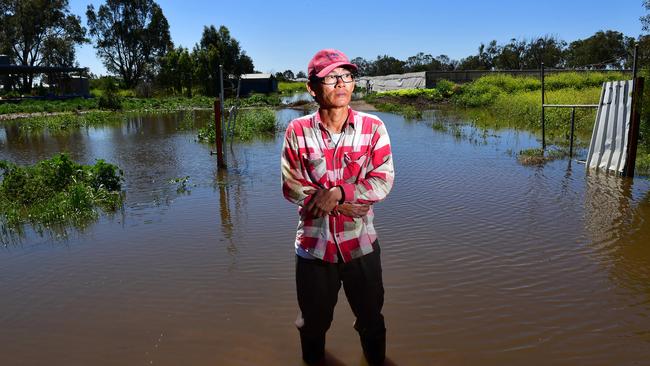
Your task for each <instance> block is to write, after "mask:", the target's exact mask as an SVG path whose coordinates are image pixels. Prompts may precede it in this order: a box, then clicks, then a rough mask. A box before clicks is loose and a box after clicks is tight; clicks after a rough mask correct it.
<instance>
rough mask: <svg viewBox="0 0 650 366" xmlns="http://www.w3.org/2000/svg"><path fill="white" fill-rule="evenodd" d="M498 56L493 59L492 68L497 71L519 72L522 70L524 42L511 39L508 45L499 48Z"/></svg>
mask: <svg viewBox="0 0 650 366" xmlns="http://www.w3.org/2000/svg"><path fill="white" fill-rule="evenodd" d="M499 51H500V52H499V54H498V55H497V56H496V57H495V58H494V67H495V68H497V69H499V70H521V69H523V68H524V57H525V55H526V41H525V40H521V41H517V40H516V39H514V38H512V39H511V40H510V43H507V44H506V45H504V46H501V47H499Z"/></svg>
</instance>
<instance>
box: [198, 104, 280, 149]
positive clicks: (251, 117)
mask: <svg viewBox="0 0 650 366" xmlns="http://www.w3.org/2000/svg"><path fill="white" fill-rule="evenodd" d="M277 128H278V126H277V122H276V119H275V112H274V111H273V109H270V108H254V109H241V110H239V111H238V113H237V118H236V122H235V127H234V137H235V138H236V139H238V140H242V141H246V140H250V139H252V138H253V137H255V136H260V135H273V134H274V133H275V132H276V131H277ZM197 138H198V140H199V141H202V142H209V143H214V142H215V129H214V126H210V125H208V126H205V127H203V128H200V129H199V131H198V135H197Z"/></svg>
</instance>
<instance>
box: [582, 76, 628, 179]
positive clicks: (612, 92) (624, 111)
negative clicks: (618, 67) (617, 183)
mask: <svg viewBox="0 0 650 366" xmlns="http://www.w3.org/2000/svg"><path fill="white" fill-rule="evenodd" d="M632 86H633V82H632V80H625V81H610V82H607V83H604V84H603V90H602V91H601V93H600V103H599V107H598V112H597V114H596V123H595V124H594V131H593V133H592V135H591V144H590V145H589V155H588V156H587V166H588V167H589V168H593V169H601V170H613V171H615V172H618V173H623V168H624V167H625V161H626V160H627V146H628V143H629V141H628V136H629V131H630V121H631V109H632V89H633V88H632Z"/></svg>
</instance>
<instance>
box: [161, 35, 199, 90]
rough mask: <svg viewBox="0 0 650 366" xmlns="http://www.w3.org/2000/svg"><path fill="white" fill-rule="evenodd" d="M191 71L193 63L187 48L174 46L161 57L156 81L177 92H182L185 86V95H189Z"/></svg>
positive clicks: (192, 71)
mask: <svg viewBox="0 0 650 366" xmlns="http://www.w3.org/2000/svg"><path fill="white" fill-rule="evenodd" d="M193 73H194V63H193V61H192V57H191V56H190V54H189V52H188V50H187V48H183V47H178V48H174V49H171V50H170V51H168V52H167V54H165V56H163V57H162V59H161V62H160V72H159V73H158V83H159V85H160V86H162V87H164V88H168V89H172V90H173V91H175V92H176V93H177V94H183V88H185V90H186V95H188V96H189V97H191V96H192V81H193V80H192V79H193Z"/></svg>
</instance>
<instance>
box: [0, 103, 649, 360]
mask: <svg viewBox="0 0 650 366" xmlns="http://www.w3.org/2000/svg"><path fill="white" fill-rule="evenodd" d="M304 113H305V112H303V111H297V110H291V109H283V110H279V111H277V114H276V116H277V118H278V121H279V124H280V126H285V125H286V124H287V123H288V121H289V120H291V119H293V118H295V117H297V116H299V115H302V114H304ZM374 113H375V114H378V115H379V116H380V117H381V118H382V119H383V121H384V122H385V123H386V126H387V128H388V130H389V132H390V135H391V144H392V145H393V153H394V158H395V166H396V171H397V179H396V182H395V186H394V189H393V192H392V193H391V196H390V197H389V199H387V200H386V201H385V202H382V203H381V204H379V205H377V207H376V209H377V210H379V211H382V212H381V215H379V214H378V217H379V218H380V219H379V221H378V222H377V223H376V228H377V230H378V231H379V233H380V237H381V238H382V239H381V240H382V243H383V245H382V256H383V257H384V259H383V261H382V262H383V266H384V281H385V287H386V289H387V292H386V302H385V316H386V319H387V321H388V326H389V339H390V341H389V346H388V355H389V356H390V357H391V359H393V360H395V363H396V364H401V365H431V364H448V365H479V364H480V365H516V364H521V363H526V362H530V360H544V361H539V363H543V364H553V365H582V364H585V365H600V364H602V365H607V364H630V365H631V364H644V362H646V360H647V359H648V355H649V353H650V352H649V351H648V343H649V342H650V340H649V339H648V336H647V334H648V329H650V306H649V305H648V304H649V303H650V300H649V299H650V289H649V285H648V284H649V283H650V278H649V277H650V276H649V274H648V271H649V270H650V253H648V249H647V243H646V242H647V241H648V240H647V238H648V237H650V232H649V225H648V218H649V217H650V197H649V195H648V191H650V182H648V181H647V180H644V179H642V178H638V177H637V178H636V179H635V181H634V184H632V182H630V181H626V180H624V179H620V178H618V177H613V176H607V175H602V174H591V173H590V174H585V170H584V165H578V164H573V165H572V163H571V162H570V161H567V160H558V161H554V162H551V163H549V164H547V165H545V166H543V167H539V166H538V167H524V166H521V165H519V164H518V163H517V161H516V158H515V157H514V155H513V153H512V152H517V151H520V150H523V149H526V148H531V147H538V146H539V142H538V141H537V140H536V138H535V136H534V135H531V134H529V133H528V132H525V131H514V130H499V131H498V132H495V131H493V130H489V129H485V128H474V127H472V126H471V125H468V124H467V123H465V122H464V119H463V118H458V116H454V115H453V114H452V113H450V112H449V111H447V112H443V113H437V112H436V111H433V112H427V113H425V114H424V118H423V121H406V120H404V118H402V117H401V116H398V115H394V114H390V113H382V112H374ZM195 115H196V116H197V119H196V120H195V121H190V120H189V117H187V118H185V116H184V114H183V113H178V114H174V113H172V114H154V115H146V116H143V115H140V116H133V117H129V118H128V119H127V121H125V122H124V123H123V124H121V125H111V126H104V127H97V128H88V129H80V130H77V131H74V132H73V133H71V134H69V135H67V137H66V135H60V136H52V135H48V134H47V133H45V134H40V135H34V136H32V137H27V138H26V139H23V140H21V138H20V137H19V136H16V135H15V132H16V131H12V127H10V126H9V125H0V130H1V131H2V133H0V146H1V148H0V159H9V160H11V161H14V162H17V163H21V164H26V163H33V162H35V161H38V160H40V159H42V158H44V157H49V156H51V155H53V154H54V153H56V152H58V151H59V150H60V149H63V148H66V149H70V152H71V156H73V157H75V159H77V160H78V161H80V162H84V163H92V162H94V159H96V158H104V159H106V160H107V161H109V162H111V163H114V164H117V165H118V166H120V167H121V168H122V169H123V170H124V172H125V179H126V182H125V185H124V186H125V188H126V191H127V194H126V203H125V210H124V214H123V215H122V216H120V217H116V219H114V220H112V221H111V220H107V219H106V218H104V217H102V218H101V219H100V220H99V222H97V223H96V224H94V225H91V226H90V227H88V228H87V229H86V230H85V231H84V232H82V233H78V235H71V237H70V238H69V239H68V240H67V241H66V242H64V243H63V244H64V245H60V244H61V241H60V240H58V239H57V238H53V239H51V240H50V239H47V238H46V239H42V238H41V237H39V236H38V235H37V234H35V233H33V232H31V231H29V230H25V233H24V239H23V243H24V245H17V246H8V247H5V248H2V249H1V250H0V268H2V279H1V280H0V298H1V299H2V300H1V301H0V344H2V351H1V352H0V353H1V354H2V357H3V358H2V362H3V365H4V364H8V365H14V364H25V365H40V364H74V365H85V364H93V365H114V364H138V363H143V362H145V363H150V362H153V363H154V364H158V365H177V364H184V363H185V364H191V365H300V364H301V362H300V353H299V349H298V348H299V340H298V337H297V332H296V331H295V328H294V327H292V326H291V324H292V322H293V320H294V319H295V314H296V310H297V305H296V300H295V282H294V278H293V276H294V274H293V270H292V269H293V266H294V260H295V254H294V252H293V240H294V239H295V237H294V234H295V224H296V222H295V217H296V216H295V215H296V212H295V207H294V206H293V205H290V204H289V203H287V202H286V200H284V198H283V197H282V195H281V192H280V177H279V155H280V149H281V145H282V132H279V133H278V134H277V135H276V136H275V138H264V139H255V140H253V141H249V142H245V143H243V142H239V141H234V142H233V143H232V145H230V146H229V147H228V148H229V154H228V159H229V160H228V165H229V166H228V169H227V170H218V169H217V168H216V162H215V160H216V159H215V156H213V155H210V149H211V148H212V146H209V145H207V144H201V143H197V142H196V129H197V128H199V127H202V126H203V125H205V124H206V123H211V121H212V120H211V119H210V113H209V112H207V113H205V114H202V113H196V114H195ZM435 123H439V124H440V125H435ZM509 152H510V153H509ZM187 176H189V177H190V178H189V179H190V180H191V182H192V189H191V192H186V193H183V194H180V193H178V192H176V188H177V187H176V185H174V184H170V183H169V181H170V180H172V179H174V178H179V177H187ZM41 243H45V245H33V244H41ZM49 243H51V244H52V245H47V244H49ZM335 316H336V317H337V321H335V323H334V325H333V327H332V329H331V330H330V332H331V342H330V341H329V340H328V345H329V347H328V348H329V349H328V351H329V352H330V353H331V355H332V358H333V359H337V360H340V363H342V364H348V365H357V364H359V363H360V360H361V359H362V357H363V356H362V355H361V354H360V352H359V349H358V343H357V342H356V339H357V338H356V337H357V335H356V333H355V331H354V330H353V329H352V327H351V326H350V324H352V321H353V318H354V316H353V314H351V311H350V310H349V309H348V308H346V307H341V308H337V313H336V314H335ZM53 334H55V335H56V336H55V337H54V336H52V335H53ZM88 334H92V335H93V336H92V337H89V336H88ZM163 334H164V336H163ZM352 339H354V340H355V341H354V342H351V341H350V340H352ZM154 349H155V351H154ZM533 363H535V362H533Z"/></svg>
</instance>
